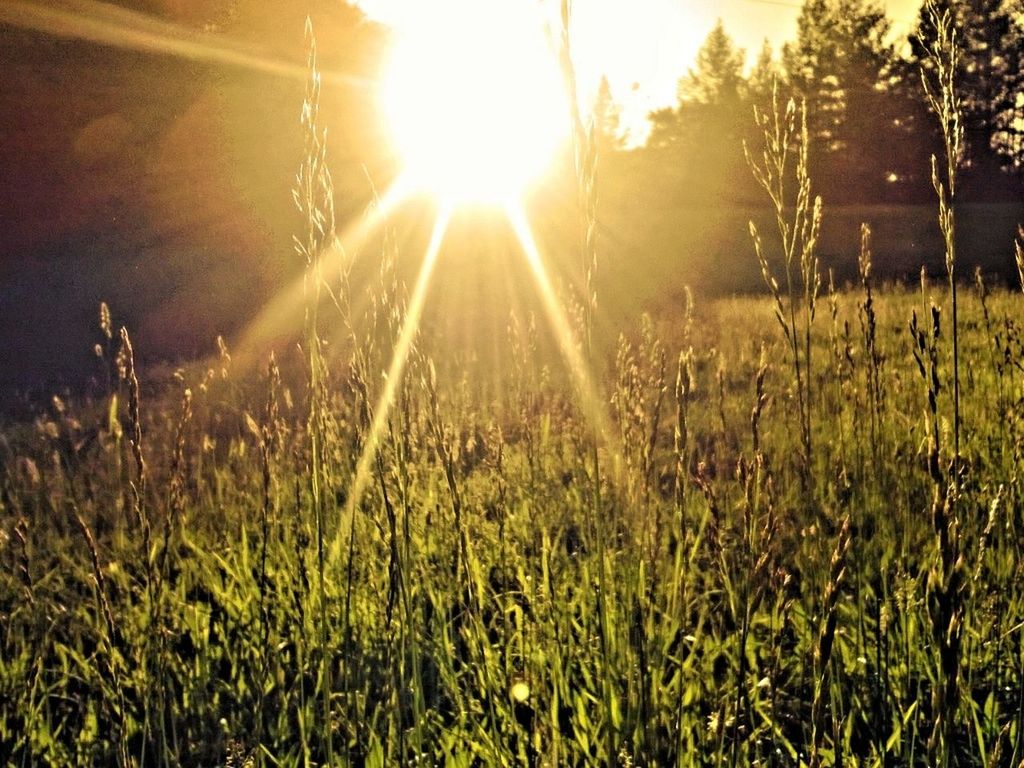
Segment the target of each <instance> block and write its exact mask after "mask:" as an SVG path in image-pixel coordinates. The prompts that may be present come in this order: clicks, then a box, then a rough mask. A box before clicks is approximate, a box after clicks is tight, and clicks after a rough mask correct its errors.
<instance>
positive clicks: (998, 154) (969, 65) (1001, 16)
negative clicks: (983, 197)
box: [909, 0, 1024, 189]
mask: <svg viewBox="0 0 1024 768" xmlns="http://www.w3.org/2000/svg"><path fill="white" fill-rule="evenodd" d="M935 4H936V5H937V7H938V9H939V10H940V12H941V11H942V10H947V9H948V10H949V11H950V12H951V13H952V14H953V16H954V18H955V19H956V24H957V28H958V29H959V30H960V34H961V37H960V44H961V47H962V52H963V66H962V70H961V73H960V88H961V91H960V94H961V98H962V99H963V103H964V134H965V142H966V146H965V157H964V158H963V162H964V165H965V167H966V170H967V175H968V179H970V180H972V181H973V182H974V183H973V184H971V185H970V186H973V187H979V186H986V187H988V188H989V189H994V188H997V187H1000V186H1005V182H1006V181H1008V179H1006V178H1005V177H1004V178H1003V179H1000V178H999V176H998V173H999V171H1000V170H1006V169H1010V168H1012V167H1017V168H1019V167H1020V166H1021V163H1022V162H1024V157H1022V144H1021V142H1022V126H1021V118H1022V117H1024V97H1022V91H1024V73H1022V69H1024V27H1022V20H1021V14H1022V13H1024V3H1021V2H1020V1H1019V0H1017V2H1015V3H1011V2H1007V0H939V2H937V3H935ZM934 38H935V29H934V25H933V23H932V21H931V18H930V16H929V14H928V13H927V11H926V8H925V7H924V6H922V8H921V12H920V14H919V18H918V23H917V28H916V30H915V32H914V34H913V35H911V38H910V43H911V55H910V59H909V62H910V64H911V65H912V66H914V67H917V68H919V67H921V66H925V67H927V66H928V64H927V61H926V57H925V56H924V51H925V50H926V49H927V46H928V45H929V43H930V42H931V41H932V40H934ZM1000 181H1003V182H1004V183H1003V184H1000V183H999V182H1000Z"/></svg>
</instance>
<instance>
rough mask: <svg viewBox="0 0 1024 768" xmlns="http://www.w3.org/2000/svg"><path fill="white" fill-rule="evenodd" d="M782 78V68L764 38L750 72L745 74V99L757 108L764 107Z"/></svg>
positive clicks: (769, 44)
mask: <svg viewBox="0 0 1024 768" xmlns="http://www.w3.org/2000/svg"><path fill="white" fill-rule="evenodd" d="M781 80H782V70H781V68H780V67H779V63H778V62H777V61H776V60H775V52H774V51H773V50H772V46H771V43H769V42H768V39H767V38H765V41H764V43H763V44H762V45H761V51H760V53H758V54H757V61H755V62H754V66H753V68H752V69H751V70H750V74H749V75H748V76H747V101H749V102H750V103H751V104H752V105H754V106H756V107H758V108H764V107H765V106H766V105H767V104H768V103H769V102H770V101H771V98H772V92H773V91H774V90H775V88H776V87H777V86H778V84H779V83H780V82H781Z"/></svg>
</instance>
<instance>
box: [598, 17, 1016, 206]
mask: <svg viewBox="0 0 1024 768" xmlns="http://www.w3.org/2000/svg"><path fill="white" fill-rule="evenodd" d="M938 8H939V10H940V12H942V11H945V10H948V11H949V12H950V13H951V14H952V15H953V18H954V19H955V22H956V25H957V28H958V30H959V31H960V43H961V47H962V59H961V66H960V72H959V80H958V81H959V84H960V96H961V99H962V102H963V107H964V115H963V117H964V132H965V139H966V140H965V149H964V156H963V157H962V158H961V162H962V166H963V169H964V176H963V178H964V183H963V186H962V191H963V195H962V197H963V198H965V199H968V200H976V201H993V200H1001V201H1005V200H1020V199H1021V189H1022V185H1021V181H1022V179H1024V0H940V1H939V3H938ZM935 34H936V31H935V29H934V25H933V23H932V20H931V17H930V15H929V14H928V13H927V11H926V9H925V8H924V7H922V9H921V11H920V13H919V15H918V18H917V20H916V23H915V25H914V26H913V28H912V29H911V30H910V32H909V33H908V35H907V36H906V37H903V38H900V37H898V36H896V35H894V34H893V30H892V25H891V22H890V20H889V19H888V18H887V16H886V14H885V12H884V11H883V10H882V9H881V8H880V7H879V6H878V5H876V4H874V3H872V2H870V0H806V2H805V4H804V6H803V8H802V10H801V12H800V16H799V20H798V26H797V35H796V39H795V40H793V41H791V42H789V43H787V44H785V45H784V46H783V47H782V50H781V51H779V52H778V55H776V52H775V51H773V50H772V48H771V47H770V46H769V44H768V43H767V41H766V42H765V44H764V46H763V48H762V49H761V51H760V52H759V54H758V56H757V57H756V59H755V60H754V62H753V64H752V66H751V67H749V69H748V68H747V66H746V59H747V57H746V53H745V51H743V50H742V49H740V48H738V47H737V46H736V44H735V43H734V42H733V40H732V39H731V38H730V36H729V34H728V32H727V30H726V29H725V27H724V26H723V24H722V23H721V21H719V22H718V24H717V25H716V26H715V27H714V28H713V29H712V30H711V32H710V34H709V35H708V37H707V38H706V40H705V41H704V43H703V45H702V46H701V48H700V50H699V52H698V54H697V57H696V61H695V63H694V65H693V67H692V68H691V69H690V71H689V72H688V73H687V74H686V75H685V76H684V77H683V78H682V79H681V80H680V81H679V85H678V92H677V101H676V103H675V105H674V106H671V107H666V108H664V109H660V110H657V111H655V112H653V113H651V114H650V116H649V119H650V133H649V136H648V138H647V141H646V143H645V144H644V145H643V146H642V147H640V148H638V149H637V150H635V151H634V152H632V153H630V154H631V155H633V159H632V162H639V163H642V164H643V165H644V166H645V167H646V170H647V171H648V177H649V178H656V179H657V180H658V182H657V185H658V186H659V187H660V188H661V189H660V192H661V193H663V194H666V195H668V197H669V198H670V199H673V200H675V201H678V202H690V203H699V202H711V203H718V204H722V203H726V204H728V203H732V204H745V203H751V202H755V201H756V200H757V194H756V190H755V189H754V187H753V184H752V182H751V180H750V174H749V172H748V171H747V168H746V162H745V159H744V154H743V150H742V146H743V143H744V141H748V142H751V141H753V140H754V121H753V118H752V115H753V110H754V109H755V108H759V109H765V108H767V107H768V106H769V105H770V103H771V100H772V98H773V94H777V97H778V98H780V99H788V98H790V97H794V98H796V99H797V100H798V101H802V102H803V103H805V104H806V108H807V120H808V130H809V132H810V135H811V138H812V149H811V155H810V166H811V171H812V174H813V178H814V179H815V182H816V186H817V188H818V189H819V190H820V191H821V192H822V193H823V194H824V195H825V197H826V199H828V200H829V201H830V202H833V203H868V202H873V203H896V202H923V201H925V200H931V199H932V196H933V194H934V193H933V191H932V188H931V172H930V167H931V166H930V157H931V155H932V154H933V153H938V152H939V146H940V137H939V132H938V125H937V123H936V120H935V118H934V116H933V115H931V114H929V110H928V105H927V100H926V98H925V96H924V92H923V90H922V86H921V72H922V67H926V66H928V64H927V61H926V56H925V51H926V50H927V48H928V45H929V44H930V43H931V41H933V40H934V38H935ZM618 122H619V121H618V114H617V108H616V106H615V103H614V100H613V98H612V96H611V93H610V89H609V88H608V84H607V81H603V82H602V84H601V88H600V90H599V93H598V98H597V101H596V104H595V126H596V132H597V135H598V136H599V137H600V143H601V145H602V147H603V149H604V150H605V151H606V153H607V152H608V151H609V150H614V149H621V148H622V145H623V141H622V136H621V132H620V129H619V125H618ZM652 174H653V175H652Z"/></svg>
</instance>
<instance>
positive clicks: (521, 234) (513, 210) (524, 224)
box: [505, 205, 621, 465]
mask: <svg viewBox="0 0 1024 768" xmlns="http://www.w3.org/2000/svg"><path fill="white" fill-rule="evenodd" d="M505 213H506V215H507V216H508V220H509V223H510V224H511V225H512V231H513V232H514V233H515V235H516V239H517V240H518V241H519V245H520V247H521V248H522V249H523V254H524V255H525V256H526V261H527V264H529V267H530V272H531V274H532V275H533V279H534V282H536V284H537V292H538V293H539V294H540V297H541V301H542V303H543V304H544V312H545V314H546V315H547V317H548V323H549V324H550V325H551V330H552V332H553V333H554V335H555V339H556V341H557V342H558V346H559V349H560V350H561V352H562V356H563V357H564V358H565V362H566V366H567V367H568V368H569V372H570V374H571V375H572V377H573V379H574V380H575V384H576V387H577V389H578V391H579V394H580V400H581V405H582V407H583V412H584V415H585V416H586V418H587V419H589V421H590V425H591V427H593V429H594V431H595V432H596V434H597V436H598V439H599V440H600V441H601V442H602V443H603V444H604V445H605V447H606V448H607V449H608V450H610V451H611V453H612V456H613V458H614V459H615V460H616V465H617V464H618V457H619V456H620V454H621V451H619V450H618V448H617V441H616V439H615V432H614V431H613V430H612V428H611V422H610V421H609V418H608V415H607V414H606V413H605V410H604V405H603V402H604V401H603V400H602V398H601V397H600V395H599V394H598V391H597V387H596V386H595V385H594V381H593V377H592V376H591V374H590V369H589V366H588V364H587V361H586V360H585V359H584V357H583V353H582V352H581V351H580V347H579V344H578V343H577V340H576V335H575V334H574V333H573V330H572V326H571V325H570V324H569V319H568V318H567V317H566V316H565V311H564V309H563V308H562V305H561V304H560V303H559V301H558V297H557V296H556V295H555V289H554V287H553V286H552V285H551V278H550V277H549V276H548V271H547V268H546V267H545V266H544V260H543V258H542V257H541V255H540V249H539V248H538V247H537V243H536V241H535V240H534V237H533V231H532V230H531V229H530V223H529V221H527V219H526V214H525V213H524V212H523V209H522V208H521V207H520V206H515V205H510V206H508V207H506V209H505Z"/></svg>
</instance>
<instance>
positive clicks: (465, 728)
mask: <svg viewBox="0 0 1024 768" xmlns="http://www.w3.org/2000/svg"><path fill="white" fill-rule="evenodd" d="M388 285H389V282H388V281H387V279H386V276H382V280H381V283H380V286H381V288H380V290H381V291H382V293H384V292H386V290H387V286H388ZM870 285H871V283H870V279H869V280H868V281H867V282H866V286H870ZM389 301H390V302H395V299H394V296H393V295H392V296H391V297H390V299H387V300H382V301H380V302H376V303H375V305H376V306H377V307H380V308H381V309H380V310H378V311H380V312H382V313H383V314H382V316H381V317H379V318H377V322H378V328H379V329H380V335H379V339H377V340H376V341H375V342H374V343H371V342H370V341H369V340H367V341H366V343H365V344H364V345H363V347H362V351H361V352H360V353H359V354H358V355H356V356H355V357H354V358H353V363H352V364H351V365H347V366H345V368H344V369H343V372H339V373H335V374H331V376H330V378H329V379H327V380H325V381H324V386H325V389H326V391H327V392H328V394H327V395H326V397H327V400H326V401H325V402H326V403H328V404H329V405H328V407H327V408H325V409H324V410H323V411H322V412H321V413H320V418H321V419H322V422H321V424H320V425H319V427H316V426H314V425H312V424H311V423H310V422H309V420H308V414H307V406H306V403H305V400H306V398H307V395H306V394H304V393H303V385H302V382H301V379H300V381H298V382H296V383H295V385H294V386H290V385H288V384H287V383H286V382H285V381H283V380H282V378H281V375H280V373H279V371H278V370H277V368H276V366H275V365H274V364H271V365H270V367H269V368H268V369H267V372H266V373H265V374H264V375H262V376H260V377H258V378H256V377H254V378H252V379H251V380H237V379H236V377H235V375H234V374H233V372H232V370H231V359H230V354H229V352H228V350H227V349H226V348H225V349H224V351H223V354H222V357H221V358H220V359H219V360H217V361H215V362H214V364H213V365H212V367H211V369H210V371H209V372H207V373H203V372H202V371H198V372H195V371H193V372H189V373H186V374H183V375H184V377H185V380H183V381H181V382H180V383H179V384H178V385H177V390H178V395H175V394H174V393H173V392H168V391H163V392H162V393H160V394H159V395H157V394H156V393H154V395H153V396H152V397H151V398H149V399H144V398H143V396H142V395H141V394H140V387H139V384H138V379H137V378H136V374H135V373H134V371H133V367H132V356H131V349H130V340H129V337H128V336H127V334H126V335H125V336H124V337H122V339H121V340H120V341H119V340H118V338H117V337H116V334H114V333H113V329H112V326H111V325H110V320H109V315H104V316H103V318H104V320H103V327H102V329H101V330H100V331H99V332H98V336H99V338H100V342H101V346H103V347H104V354H105V355H110V356H109V357H107V358H106V363H107V364H109V365H111V384H110V390H109V392H107V393H106V394H105V395H103V396H96V397H93V398H91V399H89V400H83V401H81V402H66V401H63V400H60V399H58V398H55V399H54V401H53V404H52V408H51V410H50V412H49V414H48V415H45V416H40V417H39V418H38V419H37V420H36V421H35V423H34V424H21V425H20V426H18V427H17V428H14V427H11V428H9V429H7V430H6V431H5V439H4V445H3V466H4V481H3V496H2V500H3V540H2V541H3V548H2V550H0V551H2V556H3V560H4V566H5V567H4V570H3V576H2V581H0V590H2V591H0V600H2V602H0V605H2V612H0V618H2V622H3V641H2V642H3V653H2V654H0V659H2V661H0V665H2V671H3V674H2V675H0V681H2V682H0V685H2V691H0V701H2V702H3V704H2V705H0V756H2V759H3V762H4V763H6V764H11V765H18V764H37V765H41V764H51V765H73V764H74V765H93V764H125V765H128V764H140V765H141V764H166V765H177V764H190V765H225V764H227V765H245V764H265V765H277V764H280V765H303V764H307V765H308V764H325V762H326V761H328V760H329V759H331V760H333V761H334V762H335V763H337V764H344V765H348V764H351V765H393V764H403V765H409V764H427V765H473V764H476V765H520V764H530V765H591V764H595V765H596V764H604V765H609V764H610V765H674V764H680V765H740V764H742V765H752V764H758V765H767V764H772V765H799V764H805V763H808V762H811V763H812V764H815V761H820V763H817V764H839V763H840V762H841V761H846V762H849V763H850V764H863V765H934V764H936V763H935V762H933V760H934V759H935V757H934V756H935V755H936V754H937V753H938V752H937V750H940V749H941V750H943V751H945V752H946V753H947V754H948V755H949V759H950V761H951V762H950V764H956V765H993V766H999V765H1010V766H1016V765H1018V764H1019V763H1020V761H1021V758H1022V755H1024V742H1022V737H1024V732H1022V726H1024V723H1022V722H1021V720H1022V712H1024V707H1022V698H1021V697H1022V696H1024V647H1022V644H1021V640H1022V634H1024V626H1022V623H1021V622H1022V617H1024V602H1022V601H1024V595H1022V594H1021V584H1022V583H1024V582H1022V580H1021V568H1022V560H1021V555H1022V552H1021V541H1022V540H1024V539H1022V533H1024V532H1022V530H1021V526H1022V525H1024V520H1022V518H1021V513H1022V510H1024V497H1022V494H1024V487H1022V472H1021V469H1022V466H1024V328H1022V327H1021V320H1020V318H1021V311H1020V307H1021V302H1022V297H1021V295H1020V294H1019V293H1014V292H1010V291H1006V290H998V291H989V290H988V289H986V288H985V286H984V283H983V282H979V283H978V284H977V286H976V287H975V288H974V290H973V291H967V290H966V289H965V290H963V291H961V293H960V296H959V301H960V307H959V310H960V312H959V318H958V321H959V323H960V324H961V334H960V344H961V349H960V355H961V361H962V363H961V364H962V365H963V366H964V367H963V379H962V381H961V392H960V398H961V408H962V414H961V420H962V423H961V424H960V427H959V430H958V431H959V433H960V434H959V459H958V464H957V465H956V466H958V467H959V469H958V472H957V474H956V477H957V480H956V483H955V485H953V484H952V481H950V480H949V477H950V475H949V474H948V471H949V466H950V464H951V463H952V462H953V460H954V447H953V441H954V424H953V415H952V394H951V389H952V383H951V376H952V362H951V352H950V345H949V338H950V320H949V314H950V313H949V295H948V288H947V286H945V285H944V284H942V283H939V284H928V283H927V282H925V283H924V284H922V285H921V286H920V288H918V287H916V286H915V287H906V288H903V287H890V288H889V289H887V290H886V291H884V292H881V293H877V292H874V293H872V294H868V293H867V292H866V288H862V289H861V290H860V291H850V292H843V293H835V294H828V293H826V295H824V296H823V297H822V299H821V306H820V307H819V313H820V316H819V317H818V318H817V319H816V320H815V321H814V325H813V332H812V334H811V346H810V357H809V358H808V367H807V368H805V369H803V372H802V375H801V377H800V379H799V380H798V379H797V377H796V374H795V369H794V368H793V366H792V364H791V360H789V359H787V352H786V350H787V349H788V347H787V345H786V341H785V337H784V334H782V332H781V331H780V330H779V327H778V324H777V322H776V320H775V319H774V318H773V306H772V303H771V302H770V301H769V300H766V299H763V298H743V299H731V300H718V301H714V302H711V303H708V304H706V305H701V304H699V303H697V304H696V305H695V306H693V307H681V308H680V309H679V312H678V313H677V314H676V315H675V316H673V317H669V318H664V319H663V320H662V321H661V322H659V323H654V322H653V321H650V320H644V321H643V322H642V323H641V324H640V327H639V328H638V329H636V331H635V332H632V333H630V334H628V335H625V336H623V339H622V341H621V344H620V347H619V350H618V354H617V356H616V358H615V360H614V363H613V364H612V365H610V366H609V369H608V372H607V376H606V377H605V378H604V380H603V382H602V385H603V387H604V389H605V391H607V392H608V394H609V399H608V401H609V403H610V405H611V407H612V410H613V413H614V429H615V438H614V441H611V442H609V445H611V444H612V443H614V444H615V445H616V448H615V450H614V451H612V450H611V449H610V448H607V447H606V448H602V450H601V452H600V455H599V456H598V457H597V461H598V463H597V466H598V467H599V471H600V473H601V474H600V476H599V477H600V479H599V480H598V481H597V482H595V475H594V473H593V472H594V463H593V460H594V456H593V454H592V450H591V447H592V438H591V430H590V427H589V426H588V423H587V420H586V418H585V417H584V415H583V414H582V413H581V410H580V408H578V407H577V406H576V405H574V398H573V397H572V390H573V388H572V385H571V382H570V381H569V380H568V379H567V375H566V374H565V373H564V372H560V367H559V366H557V365H555V364H553V362H552V361H551V360H550V359H547V360H546V359H545V356H544V355H543V354H542V353H540V352H538V340H537V338H536V336H537V335H538V331H537V330H536V327H535V325H533V324H531V323H529V322H525V321H524V322H520V323H514V324H511V325H510V327H509V336H508V339H507V344H506V345H505V346H504V349H505V352H506V354H507V355H508V364H509V368H508V370H510V371H514V374H513V375H511V376H510V377H509V378H508V379H507V380H506V382H505V388H504V389H503V391H501V392H499V393H495V392H494V391H493V389H492V388H490V387H484V386H481V385H479V384H478V383H477V382H482V381H490V379H489V378H488V377H486V376H483V375H476V374H481V372H480V371H479V370H478V371H476V372H475V373H474V370H473V367H472V365H471V364H463V365H460V366H457V367H456V366H453V365H448V364H446V362H445V358H442V357H439V356H436V355H433V354H432V353H431V350H432V349H434V348H435V346H434V345H435V343H436V341H433V340H431V339H430V338H429V333H424V337H423V338H422V339H421V340H420V342H419V343H418V346H417V350H416V351H415V352H414V353H413V356H412V362H411V363H410V366H411V367H410V369H409V371H408V372H407V375H406V384H405V385H403V386H402V387H401V389H400V393H399V399H398V402H397V405H396V408H395V410H394V412H393V413H394V415H393V417H392V418H391V420H390V421H389V424H388V429H387V430H386V432H385V434H384V436H383V438H382V440H381V444H380V451H379V455H378V457H377V459H376V461H375V462H374V466H373V475H372V481H371V483H370V484H369V487H368V488H367V492H366V494H365V497H364V498H363V499H362V501H361V503H360V505H359V506H358V508H357V510H356V514H355V516H354V517H348V518H346V516H345V509H346V503H345V502H346V498H345V493H346V490H347V489H348V488H350V486H351V481H352V477H353V473H354V472H355V460H356V458H357V456H358V453H359V447H360V445H361V442H362V441H363V440H365V436H366V430H367V428H368V424H369V421H368V419H369V418H370V416H369V413H368V411H369V410H370V409H371V408H372V404H373V402H374V399H373V394H374V393H373V391H372V390H373V389H374V387H376V386H377V384H378V382H379V379H380V377H379V374H374V371H379V370H381V369H382V368H383V366H385V365H386V363H387V361H388V358H389V354H390V351H391V350H390V347H389V345H388V340H389V339H390V338H392V336H393V332H391V331H389V330H388V329H389V328H393V327H394V323H395V322H397V319H398V316H397V314H396V313H395V310H394V309H393V308H394V307H395V306H400V303H399V304H395V303H389ZM118 349H119V350H120V351H119V352H118V351H117V350H118ZM115 355H116V360H115V359H112V358H113V357H114V356H115ZM464 362H465V361H464ZM193 376H194V377H195V378H194V379H193V378H192V377H193ZM439 382H443V385H442V384H440V383H439ZM804 388H806V389H804ZM803 391H806V393H807V399H806V401H805V404H804V405H803V406H801V395H800V392H803ZM803 408H806V410H807V414H806V415H807V421H806V423H808V424H809V427H810V431H809V434H808V435H807V437H808V441H807V444H806V445H804V444H803V433H802V429H803V427H802V425H803V424H804V423H805V421H804V418H803V416H802V413H801V411H802V409H803ZM314 429H316V430H317V431H319V433H320V434H321V435H322V436H323V443H322V451H323V465H322V469H321V472H322V475H321V477H320V479H321V481H322V484H321V486H320V488H319V489H318V490H319V493H320V494H321V499H320V504H319V506H318V505H317V504H315V503H314V499H315V498H316V497H314V496H313V493H315V491H314V490H312V486H311V483H310V480H311V477H310V472H311V470H310V455H309V452H310V451H309V438H310V433H311V431H312V430H314ZM936 739H938V741H936ZM328 756H330V757H328Z"/></svg>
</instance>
